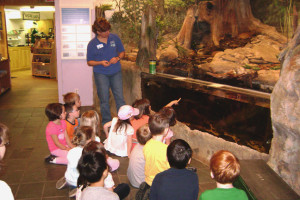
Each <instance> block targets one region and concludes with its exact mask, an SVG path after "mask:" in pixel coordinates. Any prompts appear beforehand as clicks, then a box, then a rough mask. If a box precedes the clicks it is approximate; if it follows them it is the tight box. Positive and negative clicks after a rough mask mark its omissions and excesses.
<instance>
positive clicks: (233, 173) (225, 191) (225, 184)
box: [199, 150, 248, 200]
mask: <svg viewBox="0 0 300 200" xmlns="http://www.w3.org/2000/svg"><path fill="white" fill-rule="evenodd" d="M210 170H211V171H210V175H211V177H212V178H213V179H215V180H216V182H217V188H215V189H212V190H206V191H205V192H203V193H202V194H201V196H200V198H199V200H221V199H222V200H248V197H247V195H246V193H245V192H244V191H243V190H240V189H237V188H235V187H233V185H232V183H233V182H234V180H235V179H236V178H237V177H238V176H239V175H240V163H239V160H238V159H237V158H236V157H235V156H234V155H233V154H232V153H231V152H229V151H225V150H221V151H218V152H216V153H215V154H214V155H213V156H212V157H211V159H210Z"/></svg>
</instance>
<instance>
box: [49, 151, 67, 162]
mask: <svg viewBox="0 0 300 200" xmlns="http://www.w3.org/2000/svg"><path fill="white" fill-rule="evenodd" d="M51 154H52V155H54V156H56V158H55V160H56V162H55V164H62V165H67V164H68V160H67V155H68V151H67V150H62V149H56V150H54V151H52V152H51Z"/></svg>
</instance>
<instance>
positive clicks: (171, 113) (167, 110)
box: [159, 107, 176, 126]
mask: <svg viewBox="0 0 300 200" xmlns="http://www.w3.org/2000/svg"><path fill="white" fill-rule="evenodd" d="M159 112H160V113H162V114H163V115H165V116H166V117H167V118H168V119H169V125H170V126H174V125H175V124H176V112H175V110H174V109H173V108H172V107H163V108H162V109H160V111H159Z"/></svg>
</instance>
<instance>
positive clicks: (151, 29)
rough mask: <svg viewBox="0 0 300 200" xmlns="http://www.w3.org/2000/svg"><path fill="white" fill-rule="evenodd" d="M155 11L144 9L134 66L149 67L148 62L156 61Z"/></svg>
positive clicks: (148, 8)
mask: <svg viewBox="0 0 300 200" xmlns="http://www.w3.org/2000/svg"><path fill="white" fill-rule="evenodd" d="M155 17H156V16H155V11H154V9H153V8H152V7H150V6H148V7H146V8H145V12H144V14H143V16H142V24H141V36H140V44H139V52H138V55H137V59H136V64H137V65H138V66H140V67H146V66H149V60H156V48H157V42H156V38H157V30H156V22H155Z"/></svg>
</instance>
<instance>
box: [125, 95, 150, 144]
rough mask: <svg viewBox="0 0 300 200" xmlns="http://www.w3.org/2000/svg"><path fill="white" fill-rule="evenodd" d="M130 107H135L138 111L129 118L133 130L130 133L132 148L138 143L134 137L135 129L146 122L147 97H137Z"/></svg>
mask: <svg viewBox="0 0 300 200" xmlns="http://www.w3.org/2000/svg"><path fill="white" fill-rule="evenodd" d="M132 107H134V108H137V109H138V110H139V111H140V113H139V114H138V115H136V116H133V117H131V118H130V123H131V126H132V128H133V130H134V133H133V135H132V149H133V147H134V146H135V145H136V144H137V143H138V141H137V138H136V131H137V130H138V129H139V128H140V127H142V126H143V125H145V124H148V121H149V115H150V110H151V106H150V101H149V100H148V99H138V100H136V101H135V102H133V104H132Z"/></svg>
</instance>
